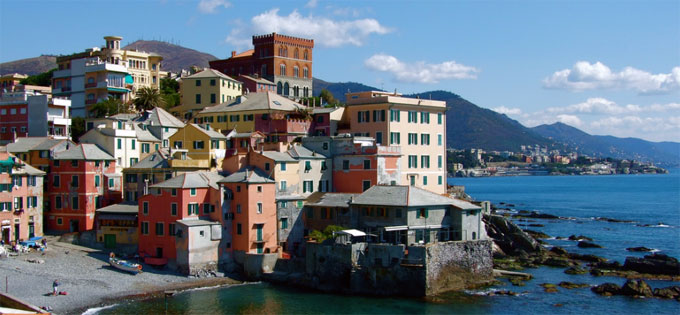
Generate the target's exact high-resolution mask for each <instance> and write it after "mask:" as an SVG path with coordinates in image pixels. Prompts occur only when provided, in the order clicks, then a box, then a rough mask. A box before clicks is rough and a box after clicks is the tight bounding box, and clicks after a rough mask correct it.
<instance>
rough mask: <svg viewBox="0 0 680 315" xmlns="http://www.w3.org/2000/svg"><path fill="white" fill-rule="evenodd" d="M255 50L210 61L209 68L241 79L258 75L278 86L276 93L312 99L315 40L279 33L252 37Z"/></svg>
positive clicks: (234, 53)
mask: <svg viewBox="0 0 680 315" xmlns="http://www.w3.org/2000/svg"><path fill="white" fill-rule="evenodd" d="M253 47H254V48H253V49H251V50H248V51H245V52H243V53H240V54H236V52H235V51H232V53H231V57H230V58H228V59H223V60H214V61H210V68H213V69H217V70H219V71H220V72H222V73H224V74H226V75H230V76H233V77H238V76H239V75H241V74H245V75H258V76H259V77H261V78H265V79H267V80H269V81H271V82H273V83H274V84H276V93H277V94H279V95H284V96H286V97H293V98H301V97H309V96H312V95H313V91H312V51H313V50H314V40H312V39H304V38H298V37H293V36H287V35H281V34H277V33H272V34H267V35H257V36H253Z"/></svg>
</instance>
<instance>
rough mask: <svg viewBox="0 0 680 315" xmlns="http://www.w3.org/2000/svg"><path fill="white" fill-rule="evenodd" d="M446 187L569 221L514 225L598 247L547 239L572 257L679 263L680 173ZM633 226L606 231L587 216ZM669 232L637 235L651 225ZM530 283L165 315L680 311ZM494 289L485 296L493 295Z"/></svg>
mask: <svg viewBox="0 0 680 315" xmlns="http://www.w3.org/2000/svg"><path fill="white" fill-rule="evenodd" d="M449 183H450V184H456V185H465V186H466V192H467V193H468V194H470V195H471V196H473V197H475V198H476V199H478V200H490V201H492V202H494V203H496V204H498V203H500V202H506V203H510V204H514V207H513V208H514V209H516V210H523V209H524V210H536V211H541V212H545V213H550V214H554V215H559V216H565V217H571V218H572V219H571V220H540V219H536V220H533V221H534V222H526V221H522V222H518V223H519V224H520V225H522V224H525V225H528V224H543V225H544V227H530V228H531V229H534V230H540V231H543V232H545V233H547V234H549V235H551V236H564V237H566V236H569V235H571V234H583V235H586V236H589V237H592V238H593V239H594V242H595V243H598V244H600V245H602V246H604V248H602V249H581V248H578V247H576V246H575V245H576V243H575V242H571V241H561V240H554V239H553V240H549V241H548V242H549V243H552V244H555V245H559V246H562V247H564V248H566V249H567V250H569V251H573V252H581V253H591V254H595V255H600V256H604V257H607V258H610V259H615V260H619V261H620V262H623V260H624V259H625V257H626V256H634V255H637V256H640V255H644V254H638V253H631V252H627V251H626V250H625V248H626V247H633V246H646V247H651V248H655V249H658V250H659V251H660V252H662V253H666V254H669V255H671V256H674V257H680V228H679V227H680V173H679V172H678V170H673V171H672V172H671V174H668V175H631V176H563V177H549V176H545V177H492V178H451V179H449ZM598 216H599V217H608V218H613V219H620V220H633V221H635V223H611V222H602V221H596V220H593V219H592V218H593V217H598ZM659 222H662V223H664V225H663V226H666V225H667V226H668V227H642V226H640V225H644V224H650V225H655V226H656V225H657V224H658V223H659ZM525 271H526V272H530V273H532V274H533V275H534V277H535V278H534V280H531V281H528V282H527V283H526V286H523V287H517V286H512V285H510V284H505V285H503V286H500V287H496V288H495V289H509V290H513V291H515V292H521V293H522V294H521V295H520V296H515V297H512V296H492V297H489V296H481V295H475V294H476V293H478V292H467V293H448V294H443V295H440V296H437V297H434V298H430V299H409V298H375V297H364V296H345V295H333V294H322V293H317V292H311V291H302V290H298V289H293V288H289V287H281V286H274V285H270V284H265V283H258V284H248V285H239V286H232V287H224V288H218V289H205V290H195V291H189V292H184V293H181V294H177V295H175V296H173V297H171V298H169V299H168V309H169V313H170V314H243V313H245V314H262V313H294V314H328V313H331V314H337V313H355V314H356V313H359V314H366V313H377V314H414V313H416V314H420V313H422V314H448V313H474V314H480V313H484V314H488V313H491V314H508V313H510V314H518V313H532V314H535V313H539V314H545V313H560V314H571V313H583V312H587V313H594V312H607V313H646V314H650V313H660V314H671V313H676V314H677V313H679V312H680V303H678V302H675V301H665V300H657V299H646V300H645V299H632V298H626V297H609V298H605V297H600V296H597V295H595V294H593V293H592V292H591V291H590V289H589V288H581V289H573V290H567V289H562V288H559V292H558V293H545V292H543V289H542V288H541V287H540V284H541V283H559V282H560V281H571V282H578V283H588V284H591V285H596V284H601V283H604V282H614V283H618V284H623V282H625V281H624V279H622V278H614V277H592V276H590V275H567V274H565V273H563V271H564V269H563V268H549V267H541V268H538V269H527V270H525ZM649 283H650V285H651V286H652V287H655V288H656V287H664V286H670V285H678V284H679V283H677V282H668V281H649ZM493 289H494V288H490V289H485V290H493ZM164 310H165V303H164V300H163V299H153V300H147V301H138V302H129V303H122V304H119V305H117V306H115V307H113V308H109V309H105V310H102V311H100V313H101V314H152V313H163V312H164Z"/></svg>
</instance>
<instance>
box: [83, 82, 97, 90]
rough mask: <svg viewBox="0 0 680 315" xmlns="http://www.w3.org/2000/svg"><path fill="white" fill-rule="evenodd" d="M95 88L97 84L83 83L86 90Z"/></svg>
mask: <svg viewBox="0 0 680 315" xmlns="http://www.w3.org/2000/svg"><path fill="white" fill-rule="evenodd" d="M96 86H97V82H92V83H85V88H86V89H91V88H93V87H96Z"/></svg>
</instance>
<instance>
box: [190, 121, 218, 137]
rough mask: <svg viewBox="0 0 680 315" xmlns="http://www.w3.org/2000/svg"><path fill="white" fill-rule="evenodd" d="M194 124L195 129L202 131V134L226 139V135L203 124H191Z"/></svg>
mask: <svg viewBox="0 0 680 315" xmlns="http://www.w3.org/2000/svg"><path fill="white" fill-rule="evenodd" d="M191 125H192V126H194V127H195V128H196V129H198V130H199V131H201V132H203V133H204V134H206V135H208V136H209V137H210V138H211V139H227V136H225V135H223V134H221V133H219V132H217V131H215V130H214V129H212V128H209V129H205V128H204V127H203V126H201V125H198V124H191Z"/></svg>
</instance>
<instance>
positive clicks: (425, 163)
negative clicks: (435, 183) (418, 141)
mask: <svg viewBox="0 0 680 315" xmlns="http://www.w3.org/2000/svg"><path fill="white" fill-rule="evenodd" d="M420 167H422V168H430V156H429V155H421V156H420Z"/></svg>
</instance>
